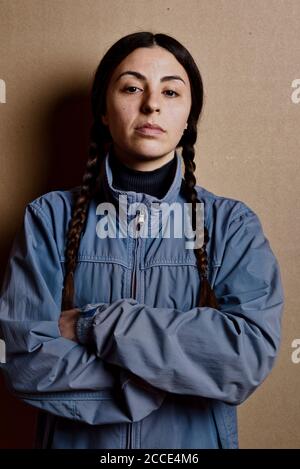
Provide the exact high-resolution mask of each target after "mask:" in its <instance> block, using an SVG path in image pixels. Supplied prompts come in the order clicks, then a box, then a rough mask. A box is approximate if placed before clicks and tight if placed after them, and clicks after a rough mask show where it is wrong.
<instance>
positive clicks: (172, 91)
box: [167, 90, 179, 97]
mask: <svg viewBox="0 0 300 469" xmlns="http://www.w3.org/2000/svg"><path fill="white" fill-rule="evenodd" d="M168 91H171V93H175V95H176V96H179V94H178V93H176V91H174V90H167V92H168ZM169 96H170V95H169ZM173 96H174V95H173ZM173 96H171V97H173Z"/></svg>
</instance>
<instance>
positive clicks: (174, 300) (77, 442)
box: [0, 153, 284, 448]
mask: <svg viewBox="0 0 300 469" xmlns="http://www.w3.org/2000/svg"><path fill="white" fill-rule="evenodd" d="M176 155H177V171H176V174H175V177H174V180H173V183H172V185H171V186H170V188H169V190H168V192H167V193H166V195H165V196H164V197H163V198H162V199H160V200H159V202H167V203H169V204H172V203H173V202H178V203H179V204H181V205H182V204H183V203H185V202H186V200H185V199H184V196H183V190H182V189H183V188H182V182H183V179H182V169H181V156H180V155H179V154H178V153H176ZM103 171H104V173H103V174H104V181H103V191H102V193H101V194H102V195H101V200H100V198H99V199H98V200H96V199H95V200H93V201H92V203H91V204H90V207H89V212H88V217H87V223H86V226H85V229H84V232H83V235H82V239H81V242H80V248H79V254H78V264H77V268H76V270H75V278H74V281H75V306H77V307H78V308H80V309H82V318H81V319H80V320H79V321H78V324H77V333H78V336H79V338H80V340H81V343H76V342H74V341H71V340H68V339H65V338H64V337H62V336H61V334H60V330H59V327H58V319H59V316H60V313H61V299H62V286H63V276H64V272H65V258H64V250H65V242H66V232H67V227H68V222H69V220H70V217H71V207H72V203H73V202H72V194H73V193H74V192H76V191H78V187H76V188H73V189H71V190H70V191H52V192H49V193H47V194H44V195H42V196H40V197H38V198H36V199H35V200H33V201H32V202H31V203H29V204H28V205H27V206H26V209H25V214H24V220H23V224H22V229H20V230H19V231H18V234H17V235H16V237H15V240H14V243H13V247H12V250H11V253H10V259H9V262H8V265H7V269H6V274H5V278H4V282H3V285H2V289H1V296H0V338H1V339H2V340H4V341H5V346H6V363H3V364H2V365H1V368H2V370H3V372H4V376H5V380H6V383H7V386H8V387H9V389H10V391H11V392H12V393H14V395H15V396H17V397H18V398H20V399H22V400H23V401H25V402H26V403H28V404H30V405H33V406H35V407H37V408H39V409H40V427H39V443H38V444H39V445H41V446H42V447H44V448H45V447H50V448H219V447H222V448H237V447H238V432H237V413H236V409H237V407H236V406H237V405H238V404H240V403H242V402H243V401H244V400H245V399H247V397H248V396H249V395H250V394H251V393H252V392H253V391H254V390H255V389H256V388H257V386H259V385H260V384H261V383H262V382H263V381H264V379H265V378H266V377H267V375H268V374H269V372H270V370H271V369H272V367H273V365H274V361H275V358H276V356H277V353H278V350H279V346H280V338H281V334H280V330H281V316H282V311H283V304H284V294H283V289H282V282H281V275H280V270H279V266H278V262H277V260H276V258H275V256H274V254H273V252H272V249H271V247H270V245H269V242H268V239H267V238H266V237H265V235H264V233H263V229H262V226H261V223H260V221H259V218H258V217H257V215H256V214H255V213H254V212H253V210H252V209H251V208H249V206H247V205H246V204H245V203H243V202H241V201H238V200H234V199H231V198H225V197H221V196H217V195H215V194H213V193H211V192H209V191H207V190H206V189H204V188H203V187H200V186H196V189H197V192H198V196H199V198H200V199H201V200H202V201H203V202H204V204H205V205H204V214H205V222H206V226H207V228H208V232H209V236H210V240H209V242H208V244H207V253H208V258H209V271H208V272H209V281H210V283H211V285H212V286H213V288H214V291H215V294H216V296H217V298H218V301H219V305H220V307H219V309H218V310H217V309H214V308H210V307H198V306H197V304H198V298H199V292H200V282H201V279H200V277H199V274H198V269H197V265H196V258H195V255H194V252H193V250H191V249H186V248H185V241H186V240H185V238H184V237H175V236H173V237H170V238H164V237H156V238H149V237H148V238H143V237H141V236H139V237H137V238H133V237H130V236H127V237H123V238H120V237H119V238H118V237H116V238H114V239H113V238H111V237H107V238H104V239H100V238H99V236H98V235H96V226H97V223H98V222H99V220H100V218H101V217H100V216H99V213H97V206H98V204H99V202H102V201H107V202H108V201H109V202H113V203H114V204H117V203H118V196H119V195H120V194H123V195H126V196H127V200H128V203H129V204H131V203H135V202H138V203H139V204H141V203H142V204H145V205H144V206H146V207H150V204H151V203H152V202H155V201H158V199H156V198H155V197H153V196H150V195H148V194H142V193H135V192H133V191H127V192H124V191H120V190H117V189H115V188H114V187H113V184H112V171H111V166H110V160H109V153H108V154H107V155H106V157H105V160H104V165H103ZM170 216H172V213H171V212H170ZM98 226H99V225H98Z"/></svg>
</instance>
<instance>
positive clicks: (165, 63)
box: [112, 46, 189, 83]
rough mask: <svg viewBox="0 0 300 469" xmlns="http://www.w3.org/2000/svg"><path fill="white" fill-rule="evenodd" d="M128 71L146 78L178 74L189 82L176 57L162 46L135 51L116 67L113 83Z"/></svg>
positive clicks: (140, 48) (141, 48)
mask: <svg viewBox="0 0 300 469" xmlns="http://www.w3.org/2000/svg"><path fill="white" fill-rule="evenodd" d="M126 70H134V71H136V72H140V73H142V74H143V75H145V76H146V78H153V77H157V78H160V77H161V76H163V75H173V74H178V75H180V76H181V77H182V78H183V79H184V81H185V82H186V83H188V81H189V78H188V75H187V73H186V71H185V68H184V67H183V66H182V65H181V64H180V63H179V62H178V60H177V59H176V57H175V56H174V55H173V54H172V53H171V52H169V51H168V50H166V49H164V48H163V47H160V46H154V47H139V48H138V49H135V50H134V51H133V52H131V53H130V54H129V55H128V56H127V57H125V59H124V60H122V62H121V63H120V64H119V65H118V66H117V67H116V69H115V70H114V73H113V75H112V81H114V80H116V78H117V77H118V76H119V75H120V73H122V72H124V71H126ZM125 76H126V75H125ZM127 77H128V75H127Z"/></svg>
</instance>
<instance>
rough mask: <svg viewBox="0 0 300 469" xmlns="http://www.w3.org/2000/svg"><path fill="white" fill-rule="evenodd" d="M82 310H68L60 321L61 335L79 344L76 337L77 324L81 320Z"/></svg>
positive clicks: (63, 312)
mask: <svg viewBox="0 0 300 469" xmlns="http://www.w3.org/2000/svg"><path fill="white" fill-rule="evenodd" d="M79 316H80V310H79V309H78V308H74V309H67V310H65V311H62V312H61V315H60V317H59V320H58V327H59V330H60V333H61V335H62V336H63V337H64V338H65V339H69V340H73V341H75V342H79V341H78V339H77V335H76V322H77V320H78V319H79Z"/></svg>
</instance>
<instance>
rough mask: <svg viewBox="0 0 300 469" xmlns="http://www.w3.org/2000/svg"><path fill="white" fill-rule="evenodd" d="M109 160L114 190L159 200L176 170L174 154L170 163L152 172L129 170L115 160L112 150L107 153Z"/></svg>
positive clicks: (168, 186)
mask: <svg viewBox="0 0 300 469" xmlns="http://www.w3.org/2000/svg"><path fill="white" fill-rule="evenodd" d="M109 158H110V165H111V169H112V174H113V186H114V187H115V188H116V189H120V190H123V191H134V192H139V193H145V194H149V195H152V196H154V197H158V198H159V199H161V198H162V197H163V196H164V195H165V194H166V193H167V191H168V189H169V188H170V186H171V183H172V181H173V179H174V176H175V173H176V168H177V164H176V163H177V161H176V155H175V153H174V158H173V159H172V160H171V161H168V162H167V163H165V164H164V165H163V166H161V167H160V168H157V169H154V170H152V171H139V170H136V169H132V168H129V167H128V166H126V165H125V164H124V163H122V162H121V161H120V160H119V159H118V158H117V156H116V154H115V152H114V151H113V149H111V150H110V152H109Z"/></svg>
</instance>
